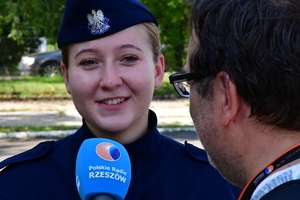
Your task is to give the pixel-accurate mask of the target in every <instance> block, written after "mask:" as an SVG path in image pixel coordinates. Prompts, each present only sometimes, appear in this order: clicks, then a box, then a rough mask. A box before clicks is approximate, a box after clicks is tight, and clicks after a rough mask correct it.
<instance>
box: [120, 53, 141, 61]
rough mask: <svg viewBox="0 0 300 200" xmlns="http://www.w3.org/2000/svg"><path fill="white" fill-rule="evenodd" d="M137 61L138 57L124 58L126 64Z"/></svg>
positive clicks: (129, 56)
mask: <svg viewBox="0 0 300 200" xmlns="http://www.w3.org/2000/svg"><path fill="white" fill-rule="evenodd" d="M136 60H138V58H137V57H136V56H132V55H128V56H124V57H123V58H122V61H125V62H134V61H136Z"/></svg>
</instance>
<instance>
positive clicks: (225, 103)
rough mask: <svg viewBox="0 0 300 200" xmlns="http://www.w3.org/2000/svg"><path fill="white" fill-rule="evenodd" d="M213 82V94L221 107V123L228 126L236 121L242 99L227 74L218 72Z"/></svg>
mask: <svg viewBox="0 0 300 200" xmlns="http://www.w3.org/2000/svg"><path fill="white" fill-rule="evenodd" d="M215 80H216V81H215V89H216V91H215V92H216V93H215V94H216V98H218V100H217V101H218V102H219V103H220V104H219V106H221V123H222V125H223V126H228V125H229V124H230V123H231V122H235V121H236V119H238V115H239V114H240V113H239V111H240V106H242V105H241V100H242V98H241V97H240V96H239V94H238V92H237V89H236V86H235V84H234V83H233V82H232V80H231V79H230V77H229V75H228V73H227V72H224V71H221V72H219V73H218V74H217V76H216V79H215Z"/></svg>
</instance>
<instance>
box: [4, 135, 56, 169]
mask: <svg viewBox="0 0 300 200" xmlns="http://www.w3.org/2000/svg"><path fill="white" fill-rule="evenodd" d="M54 143H55V141H46V142H41V143H39V144H38V145H37V146H35V147H33V148H32V149H29V150H27V151H24V152H23V153H20V154H17V155H15V156H12V157H9V158H7V159H5V160H3V161H2V162H0V170H1V169H2V168H4V167H6V166H8V165H11V164H15V163H20V162H24V161H28V160H33V159H36V158H40V157H42V156H44V155H45V154H47V153H48V152H49V151H50V149H51V148H52V146H53V145H54Z"/></svg>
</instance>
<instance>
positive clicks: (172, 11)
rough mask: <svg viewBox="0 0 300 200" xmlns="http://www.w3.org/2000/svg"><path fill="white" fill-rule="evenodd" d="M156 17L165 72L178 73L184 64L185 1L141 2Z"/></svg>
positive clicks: (185, 40)
mask: <svg viewBox="0 0 300 200" xmlns="http://www.w3.org/2000/svg"><path fill="white" fill-rule="evenodd" d="M141 2H143V3H144V4H145V5H146V6H147V7H148V8H149V10H150V11H151V12H152V13H153V14H154V15H155V16H156V17H157V19H158V23H159V29H160V34H161V38H162V43H163V46H164V48H163V49H162V52H163V54H164V56H165V59H166V69H167V71H178V70H179V69H181V68H182V67H183V66H184V65H185V62H186V52H187V43H188V38H189V31H188V13H189V7H188V3H187V2H186V1H185V0H141Z"/></svg>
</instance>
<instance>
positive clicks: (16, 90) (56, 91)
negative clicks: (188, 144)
mask: <svg viewBox="0 0 300 200" xmlns="http://www.w3.org/2000/svg"><path fill="white" fill-rule="evenodd" d="M168 77H169V73H165V77H164V80H163V83H162V86H161V87H160V88H158V89H155V91H154V96H161V95H174V96H175V95H177V94H176V92H175V90H174V88H173V86H172V85H171V84H169V79H168ZM70 98H71V97H70V95H69V94H68V93H67V92H66V88H65V85H64V81H63V77H62V76H61V75H58V76H55V77H41V76H24V77H16V78H10V79H8V78H4V79H0V100H9V99H17V100H18V99H19V100H23V99H37V100H38V99H70ZM178 126H179V125H178V124H173V125H167V126H159V127H160V128H172V127H178ZM180 127H182V126H180ZM78 128H79V127H78V126H0V132H2V133H8V132H21V131H53V130H71V129H78Z"/></svg>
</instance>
